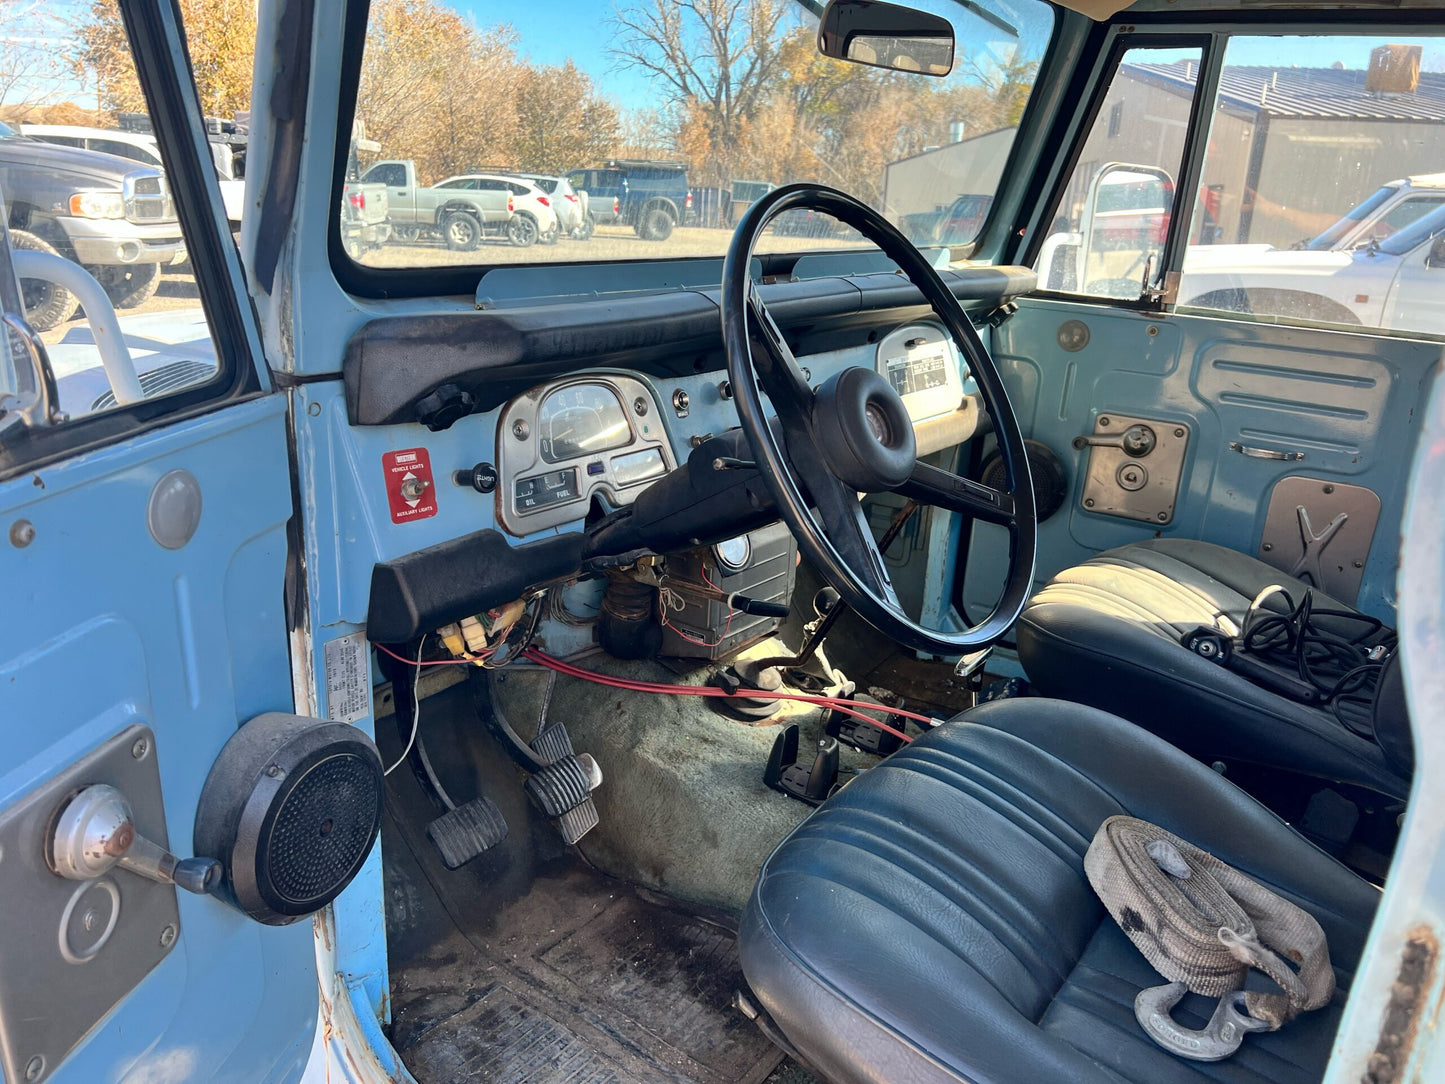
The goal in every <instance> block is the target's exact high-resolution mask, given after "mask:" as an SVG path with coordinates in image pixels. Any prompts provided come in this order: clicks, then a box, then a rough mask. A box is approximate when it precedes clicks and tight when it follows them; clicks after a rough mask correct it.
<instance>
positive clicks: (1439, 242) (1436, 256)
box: [1425, 233, 1445, 268]
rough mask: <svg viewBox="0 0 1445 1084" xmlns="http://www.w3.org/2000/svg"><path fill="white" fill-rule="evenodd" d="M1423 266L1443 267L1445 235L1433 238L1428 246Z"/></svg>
mask: <svg viewBox="0 0 1445 1084" xmlns="http://www.w3.org/2000/svg"><path fill="white" fill-rule="evenodd" d="M1425 266H1426V267H1429V268H1436V267H1445V233H1442V234H1441V235H1440V236H1439V237H1437V238H1435V241H1434V243H1433V244H1431V246H1430V251H1429V252H1427V253H1426V254H1425Z"/></svg>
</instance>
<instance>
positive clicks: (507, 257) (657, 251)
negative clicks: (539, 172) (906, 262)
mask: <svg viewBox="0 0 1445 1084" xmlns="http://www.w3.org/2000/svg"><path fill="white" fill-rule="evenodd" d="M731 240H732V231H731V230H723V229H707V228H704V227H700V226H682V227H679V228H677V229H675V230H673V231H672V236H671V237H669V238H668V239H667V240H666V241H644V240H643V239H642V238H640V237H638V236H637V234H636V233H634V232H633V231H632V227H630V226H598V227H597V232H596V233H595V234H594V235H593V237H592V239H591V240H590V241H573V240H571V239H563V240H561V241H558V242H557V243H556V244H554V245H541V244H537V245H529V246H528V247H527V248H517V247H516V246H514V245H511V244H509V243H508V242H507V241H506V239H505V238H500V237H498V238H490V237H489V238H487V239H486V240H484V241H483V242H482V243H481V245H480V246H479V247H478V248H477V249H475V250H474V251H472V252H453V251H451V250H450V249H448V248H446V247H445V246H444V245H442V243H441V242H440V241H430V242H428V241H422V242H419V243H417V244H414V245H386V246H385V247H383V248H380V249H377V250H376V251H375V252H369V253H367V254H366V255H365V256H363V257H362V259H361V263H363V264H364V265H366V266H367V267H435V266H437V265H440V264H452V265H454V264H507V263H564V262H570V261H573V260H648V259H653V260H667V259H673V258H676V257H678V256H718V257H721V256H722V255H724V254H725V253H726V252H727V247H728V242H729V241H731ZM859 243H860V242H859V241H858V240H856V239H853V240H849V239H847V238H832V237H829V238H819V237H789V236H779V235H777V234H775V233H769V234H767V236H766V237H765V238H764V243H763V245H762V246H761V247H762V249H763V251H765V252H802V251H806V250H809V249H819V248H836V249H845V248H857V247H858V246H859Z"/></svg>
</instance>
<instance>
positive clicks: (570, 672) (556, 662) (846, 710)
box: [522, 647, 935, 742]
mask: <svg viewBox="0 0 1445 1084" xmlns="http://www.w3.org/2000/svg"><path fill="white" fill-rule="evenodd" d="M522 654H523V655H525V656H526V657H527V658H529V659H531V660H532V661H533V662H535V663H537V664H538V665H539V666H545V667H547V668H548V669H549V670H555V671H557V673H559V674H566V675H567V676H568V677H575V678H581V679H582V680H583V681H593V682H596V683H597V684H599V685H608V686H611V687H612V688H614V689H627V690H629V691H631V692H639V693H659V694H663V695H669V696H733V695H740V696H745V697H749V698H754V699H758V700H795V701H798V702H800V703H803V704H816V705H819V706H821V707H825V708H834V709H836V710H838V711H841V712H842V713H843V714H844V715H851V716H852V717H853V718H855V719H858V720H861V721H862V722H865V723H867V724H868V725H869V726H873V727H877V728H878V729H879V730H881V731H883V732H884V733H885V734H891V735H893V736H894V737H895V738H899V739H901V740H903V741H905V742H911V741H912V740H913V739H912V738H910V737H909V736H908V735H907V734H905V733H903V731H901V730H895V729H894V728H893V727H891V726H889V725H888V724H887V723H884V722H880V721H879V720H877V719H875V718H873V717H872V716H871V715H865V714H863V712H861V711H858V710H856V709H858V708H869V709H871V710H873V711H886V712H888V714H890V715H901V716H903V717H904V718H907V719H915V720H917V721H918V722H921V723H923V724H924V725H926V726H928V727H930V728H932V727H933V726H934V723H935V720H934V719H933V718H932V717H931V716H927V715H919V714H917V713H916V712H911V711H904V710H902V709H901V708H886V707H882V706H880V705H878V704H865V703H863V702H861V701H858V700H845V699H841V698H839V697H830V696H810V695H808V694H806V693H784V692H776V693H774V692H765V691H763V690H761V689H749V690H747V691H746V692H744V693H739V694H733V693H729V692H727V691H726V690H723V689H719V688H716V687H714V686H711V685H668V684H663V683H660V682H652V681H633V680H632V679H630V678H615V677H611V676H610V675H607V674H599V673H597V672H595V671H593V670H583V669H581V668H580V667H576V666H573V665H572V664H571V663H567V662H563V661H562V660H561V659H557V658H553V657H552V656H551V655H548V654H547V653H546V652H543V651H539V650H538V649H537V648H534V647H529V648H528V649H527V650H526V651H523V652H522Z"/></svg>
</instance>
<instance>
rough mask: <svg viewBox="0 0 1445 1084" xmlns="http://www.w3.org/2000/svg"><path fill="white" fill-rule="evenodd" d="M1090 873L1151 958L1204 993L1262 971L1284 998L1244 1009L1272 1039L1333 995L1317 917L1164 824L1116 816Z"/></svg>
mask: <svg viewBox="0 0 1445 1084" xmlns="http://www.w3.org/2000/svg"><path fill="white" fill-rule="evenodd" d="M1084 870H1085V872H1086V873H1087V874H1088V876H1089V883H1090V884H1092V885H1093V886H1094V891H1095V892H1097V893H1098V894H1099V898H1100V899H1102V900H1103V901H1104V906H1105V907H1106V908H1108V911H1109V914H1111V915H1113V916H1114V921H1115V922H1117V923H1118V924H1119V927H1120V928H1121V929H1122V930H1123V931H1124V932H1125V933H1126V934H1128V936H1129V940H1131V941H1133V942H1134V944H1135V945H1136V946H1138V948H1139V951H1140V952H1142V953H1143V954H1144V958H1145V959H1146V960H1148V961H1149V963H1150V964H1152V965H1153V967H1154V969H1155V970H1156V971H1158V972H1159V973H1160V974H1161V975H1163V976H1164V977H1165V978H1167V979H1170V980H1171V981H1174V982H1182V983H1184V984H1185V985H1186V986H1188V987H1189V989H1190V990H1192V991H1194V992H1195V993H1196V994H1202V995H1204V996H1205V997H1224V996H1226V995H1228V994H1231V993H1233V992H1235V991H1237V990H1240V989H1243V987H1244V978H1245V975H1246V974H1247V973H1248V971H1249V969H1250V968H1257V969H1258V970H1260V971H1263V972H1264V973H1265V974H1266V975H1268V976H1269V977H1270V978H1271V979H1273V980H1274V981H1275V983H1276V984H1277V985H1278V986H1279V988H1280V991H1282V992H1267V991H1266V992H1261V991H1257V990H1250V991H1248V992H1247V993H1246V994H1245V1007H1246V1008H1247V1010H1248V1012H1249V1014H1250V1015H1251V1016H1252V1017H1254V1018H1255V1019H1256V1020H1260V1021H1263V1022H1264V1023H1266V1024H1267V1025H1268V1026H1269V1030H1271V1031H1273V1030H1275V1029H1277V1028H1279V1027H1280V1026H1281V1025H1283V1024H1285V1023H1287V1022H1288V1021H1290V1020H1292V1019H1294V1017H1296V1016H1298V1015H1299V1014H1300V1013H1301V1012H1306V1011H1308V1010H1310V1009H1317V1008H1319V1007H1320V1006H1321V1005H1323V1004H1325V1003H1326V1002H1327V1001H1329V999H1330V997H1331V996H1332V995H1333V994H1334V990H1335V973H1334V970H1333V968H1331V967H1330V955H1329V947H1328V945H1327V944H1326V942H1325V932H1324V930H1322V929H1320V924H1319V923H1318V922H1316V921H1315V920H1314V918H1313V917H1312V916H1311V915H1309V914H1307V913H1306V912H1304V911H1302V910H1300V908H1298V907H1296V906H1295V905H1294V904H1292V903H1290V902H1289V901H1288V900H1286V899H1283V898H1281V897H1280V896H1278V895H1276V894H1275V893H1273V892H1271V891H1269V889H1267V888H1265V887H1264V886H1263V885H1260V884H1258V883H1257V882H1255V881H1253V880H1251V879H1250V878H1248V877H1246V876H1245V875H1244V874H1242V873H1240V872H1239V870H1237V869H1235V868H1234V867H1233V866H1229V865H1226V864H1225V863H1223V862H1221V861H1220V860H1219V859H1217V858H1215V857H1214V856H1213V855H1212V854H1209V853H1207V852H1205V851H1202V850H1200V849H1199V848H1198V847H1196V846H1194V845H1193V844H1191V843H1187V842H1185V841H1184V840H1182V839H1180V838H1179V837H1178V836H1176V835H1174V834H1172V833H1170V832H1166V831H1165V830H1164V829H1163V828H1160V827H1159V826H1158V825H1154V824H1150V823H1149V822H1148V821H1141V820H1138V819H1137V818H1134V817H1110V818H1109V819H1108V820H1106V821H1105V822H1104V823H1103V824H1101V825H1100V826H1099V831H1098V832H1097V833H1096V834H1095V835H1094V841H1093V842H1092V843H1091V844H1090V845H1089V850H1088V853H1087V854H1086V855H1085V856H1084ZM1287 961H1290V962H1287ZM1291 962H1292V963H1293V964H1294V965H1295V966H1291Z"/></svg>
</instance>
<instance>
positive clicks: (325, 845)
mask: <svg viewBox="0 0 1445 1084" xmlns="http://www.w3.org/2000/svg"><path fill="white" fill-rule="evenodd" d="M383 783H384V780H383V774H382V767H381V757H380V755H379V754H378V753H377V751H376V746H375V745H374V744H372V741H371V739H370V738H368V737H367V736H366V735H365V734H363V733H362V732H361V731H360V730H357V729H356V727H354V726H348V725H347V724H345V723H329V722H324V721H322V720H319V719H306V718H302V717H300V716H296V715H283V714H281V713H279V712H271V713H268V714H266V715H260V716H257V717H256V718H255V719H252V720H251V721H250V722H249V723H247V724H246V725H245V726H243V727H241V729H240V730H238V731H236V733H235V734H234V735H233V736H232V737H231V739H230V740H229V741H228V742H226V744H225V746H224V747H223V748H222V749H221V754H220V756H218V757H217V758H216V762H215V763H214V764H213V765H211V771H210V774H209V775H208V776H206V784H205V786H204V787H203V788H202V790H201V802H200V806H199V808H198V809H197V810H196V826H195V848H196V854H198V855H204V856H205V857H207V858H215V859H218V860H219V861H220V863H221V865H222V867H223V869H224V870H225V878H224V880H223V881H222V884H221V888H220V889H219V890H218V891H217V895H218V896H220V897H221V898H222V899H224V900H226V901H227V902H229V903H231V904H232V905H234V906H235V907H237V908H238V909H239V910H241V911H243V912H245V913H246V914H247V915H249V916H250V917H251V918H254V919H255V920H256V921H257V922H264V923H266V924H267V925H271V926H281V925H285V924H286V923H288V922H295V921H296V920H297V919H298V918H303V917H304V916H306V915H309V914H312V913H313V912H316V911H319V910H321V908H323V907H325V906H326V905H327V904H328V903H330V902H331V901H332V900H333V899H335V898H336V897H337V896H338V895H339V894H340V893H341V890H342V889H343V888H345V887H346V886H347V885H348V884H350V883H351V879H352V878H353V877H355V876H356V874H357V873H358V872H359V871H360V869H361V865H362V863H363V862H365V861H366V856H367V855H368V854H369V853H370V852H371V846H372V844H373V843H375V842H376V836H377V833H378V832H379V831H380V830H381V803H382V793H383V791H382V788H383Z"/></svg>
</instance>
